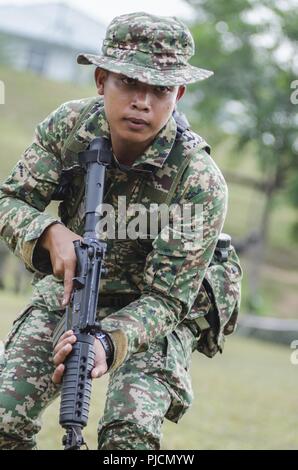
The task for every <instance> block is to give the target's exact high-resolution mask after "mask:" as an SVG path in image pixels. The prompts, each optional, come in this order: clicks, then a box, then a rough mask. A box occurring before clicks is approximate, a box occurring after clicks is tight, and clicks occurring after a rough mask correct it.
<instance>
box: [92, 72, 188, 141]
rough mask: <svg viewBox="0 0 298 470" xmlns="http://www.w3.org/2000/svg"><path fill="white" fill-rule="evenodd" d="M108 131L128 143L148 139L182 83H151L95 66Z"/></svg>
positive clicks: (166, 114) (160, 125)
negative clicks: (166, 84) (168, 84)
mask: <svg viewBox="0 0 298 470" xmlns="http://www.w3.org/2000/svg"><path fill="white" fill-rule="evenodd" d="M95 77H96V85H97V90H98V93H99V94H100V95H103V96H104V106H105V113H106V116H107V120H108V122H109V125H110V129H111V132H114V134H116V135H117V138H120V139H122V140H124V141H127V142H129V143H133V142H135V143H136V144H137V143H139V144H140V143H147V142H148V144H149V143H150V142H152V140H153V139H154V137H155V136H156V135H157V134H158V132H159V131H160V130H161V129H162V128H163V127H164V125H165V124H166V123H167V121H168V119H169V118H170V116H171V114H172V112H173V110H174V108H175V104H176V103H177V101H178V100H179V99H180V98H181V97H182V96H183V94H184V92H185V87H184V86H180V87H178V86H173V87H172V86H171V87H164V86H153V85H147V84H145V83H142V82H139V81H137V80H134V79H132V78H129V77H127V76H125V75H122V74H116V73H112V72H106V71H104V70H101V69H96V75H95Z"/></svg>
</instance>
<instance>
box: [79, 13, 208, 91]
mask: <svg viewBox="0 0 298 470" xmlns="http://www.w3.org/2000/svg"><path fill="white" fill-rule="evenodd" d="M194 53H195V46H194V40H193V38H192V36H191V33H190V31H189V29H188V28H187V26H186V25H185V24H184V23H182V22H181V21H180V20H178V19H177V18H172V17H161V16H154V15H149V14H148V13H143V12H140V13H130V14H128V15H121V16H117V17H116V18H114V19H113V21H112V22H111V24H110V25H109V27H108V29H107V33H106V37H105V39H104V41H103V45H102V54H101V55H94V54H80V55H79V56H78V59H77V61H78V63H79V64H94V65H96V66H98V67H101V68H103V69H105V70H110V71H111V72H115V73H123V74H124V75H126V76H128V77H131V78H134V79H135V80H139V81H140V82H144V83H149V84H151V85H163V86H171V85H184V84H187V83H193V82H197V81H199V80H204V79H206V78H208V77H210V76H211V75H213V72H211V71H210V70H205V69H201V68H198V67H194V66H191V65H190V64H188V61H189V59H190V58H191V57H192V56H193V55H194Z"/></svg>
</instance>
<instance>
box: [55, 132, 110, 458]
mask: <svg viewBox="0 0 298 470" xmlns="http://www.w3.org/2000/svg"><path fill="white" fill-rule="evenodd" d="M111 161H112V157H111V149H110V144H109V142H108V141H107V140H106V139H104V138H101V137H99V138H96V139H94V140H93V141H92V142H91V144H90V146H89V147H88V149H87V150H86V151H84V152H81V153H79V163H80V165H81V166H82V167H83V168H84V170H85V172H86V189H85V216H86V219H85V229H84V237H83V241H80V240H76V241H74V242H73V243H74V249H75V253H76V257H77V266H76V275H75V277H74V278H73V285H74V289H73V292H72V296H71V300H70V304H69V306H68V307H67V309H66V314H65V315H64V317H63V319H62V321H61V322H60V323H59V325H58V327H57V328H56V330H55V333H54V338H53V344H54V346H55V345H56V344H57V342H58V340H59V338H60V336H61V334H63V332H64V331H66V330H73V332H74V334H75V336H76V337H77V341H76V343H75V344H74V345H73V348H72V352H71V354H70V355H69V357H68V358H67V359H66V361H65V371H64V375H63V382H62V392H61V404H60V421H59V422H60V424H61V425H62V426H63V428H65V430H66V434H65V436H64V437H63V440H62V443H63V445H64V449H65V450H79V449H80V447H81V446H83V445H86V443H85V442H84V439H83V436H82V428H83V427H85V426H86V424H87V421H88V413H89V403H90V397H91V381H92V379H91V371H92V369H93V367H94V357H95V352H94V348H93V344H94V335H95V333H96V332H98V331H100V330H101V328H100V324H99V323H97V322H96V309H97V303H98V292H99V285H100V277H101V273H102V272H103V259H104V255H105V251H106V243H105V242H103V241H101V240H99V239H98V238H97V237H96V224H97V223H98V222H99V220H100V217H101V216H102V214H101V210H99V208H100V207H101V204H102V202H103V196H104V184H105V172H106V167H107V166H108V165H110V164H111ZM86 447H87V446H86Z"/></svg>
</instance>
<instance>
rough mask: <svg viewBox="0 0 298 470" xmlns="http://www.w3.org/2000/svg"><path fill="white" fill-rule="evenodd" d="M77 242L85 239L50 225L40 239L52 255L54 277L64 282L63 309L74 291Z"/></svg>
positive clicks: (61, 226)
mask: <svg viewBox="0 0 298 470" xmlns="http://www.w3.org/2000/svg"><path fill="white" fill-rule="evenodd" d="M75 240H83V238H82V237H80V236H79V235H77V234H76V233H74V232H72V231H71V230H69V229H68V228H67V227H65V226H64V225H62V224H53V225H50V226H49V227H48V228H47V229H46V230H45V231H44V233H43V234H42V236H41V238H40V245H41V246H42V247H43V248H44V249H46V250H48V252H49V254H50V257H51V263H52V268H53V273H54V275H55V276H56V277H58V278H60V279H63V280H64V296H63V302H62V306H63V307H65V306H66V305H67V304H68V302H69V300H70V294H71V292H72V289H73V282H72V279H73V277H74V276H75V270H76V262H77V258H76V254H75V250H74V245H73V241H75Z"/></svg>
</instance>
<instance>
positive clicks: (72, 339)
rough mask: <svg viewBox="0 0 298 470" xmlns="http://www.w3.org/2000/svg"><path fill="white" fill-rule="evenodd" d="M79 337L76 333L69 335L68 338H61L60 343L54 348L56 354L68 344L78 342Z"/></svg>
mask: <svg viewBox="0 0 298 470" xmlns="http://www.w3.org/2000/svg"><path fill="white" fill-rule="evenodd" d="M76 340H77V338H76V336H75V335H74V334H72V335H68V336H67V337H66V338H64V339H62V337H61V338H60V340H59V342H58V344H57V345H56V347H55V348H54V354H56V353H57V352H59V351H60V350H61V349H62V348H64V347H65V346H66V345H67V344H74V343H75V342H76Z"/></svg>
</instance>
